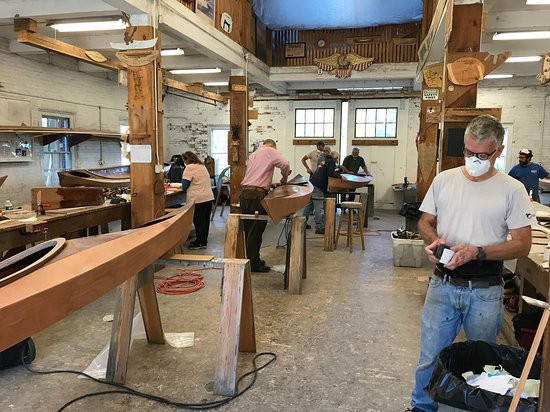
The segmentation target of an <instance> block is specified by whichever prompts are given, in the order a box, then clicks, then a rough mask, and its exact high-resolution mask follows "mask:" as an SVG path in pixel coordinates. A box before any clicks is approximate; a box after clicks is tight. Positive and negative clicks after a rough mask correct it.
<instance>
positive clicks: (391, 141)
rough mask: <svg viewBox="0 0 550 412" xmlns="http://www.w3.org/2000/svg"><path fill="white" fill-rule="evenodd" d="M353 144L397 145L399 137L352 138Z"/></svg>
mask: <svg viewBox="0 0 550 412" xmlns="http://www.w3.org/2000/svg"><path fill="white" fill-rule="evenodd" d="M351 144H352V145H353V146H397V145H398V144H399V140H397V139H352V140H351Z"/></svg>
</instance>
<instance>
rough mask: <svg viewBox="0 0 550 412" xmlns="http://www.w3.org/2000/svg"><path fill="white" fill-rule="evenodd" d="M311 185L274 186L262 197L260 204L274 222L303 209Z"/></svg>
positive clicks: (309, 195)
mask: <svg viewBox="0 0 550 412" xmlns="http://www.w3.org/2000/svg"><path fill="white" fill-rule="evenodd" d="M312 192H313V185H312V184H311V183H309V182H308V183H307V184H306V185H289V184H287V185H283V186H279V187H276V188H275V189H273V190H272V191H271V192H269V193H268V195H267V196H266V197H264V198H263V199H262V206H263V208H264V209H265V211H266V212H267V214H268V215H269V217H270V218H271V220H273V222H274V223H278V222H279V221H280V220H281V219H283V218H285V217H287V216H289V215H291V214H293V213H295V212H297V211H298V210H300V209H303V208H304V207H305V206H306V205H307V204H308V202H309V199H310V198H311V193H312Z"/></svg>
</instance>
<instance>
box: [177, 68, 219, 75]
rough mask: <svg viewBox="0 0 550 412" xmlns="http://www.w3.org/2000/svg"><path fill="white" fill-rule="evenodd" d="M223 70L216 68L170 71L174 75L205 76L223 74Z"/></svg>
mask: <svg viewBox="0 0 550 412" xmlns="http://www.w3.org/2000/svg"><path fill="white" fill-rule="evenodd" d="M221 71H222V69H220V68H219V67H215V68H213V69H175V70H170V73H172V74H204V73H221Z"/></svg>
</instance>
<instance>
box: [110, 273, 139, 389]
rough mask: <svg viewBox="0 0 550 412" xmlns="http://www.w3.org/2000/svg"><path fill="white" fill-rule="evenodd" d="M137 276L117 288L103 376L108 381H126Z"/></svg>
mask: <svg viewBox="0 0 550 412" xmlns="http://www.w3.org/2000/svg"><path fill="white" fill-rule="evenodd" d="M136 286H137V276H132V277H131V278H130V279H128V280H127V281H126V282H124V283H123V284H122V285H120V286H119V287H118V288H117V291H116V296H115V310H114V316H113V325H112V327H111V343H110V346H109V358H108V361H107V373H106V376H105V378H106V379H107V381H109V382H114V383H121V384H123V383H124V382H125V381H126V371H127V365H128V356H129V354H130V342H131V337H132V321H133V317H134V305H135V301H136Z"/></svg>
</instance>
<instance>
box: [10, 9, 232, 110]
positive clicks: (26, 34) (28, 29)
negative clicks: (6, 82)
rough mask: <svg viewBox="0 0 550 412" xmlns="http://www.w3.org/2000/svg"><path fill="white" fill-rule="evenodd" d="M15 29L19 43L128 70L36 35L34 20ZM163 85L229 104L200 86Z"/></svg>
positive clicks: (166, 82) (170, 81)
mask: <svg viewBox="0 0 550 412" xmlns="http://www.w3.org/2000/svg"><path fill="white" fill-rule="evenodd" d="M15 27H16V29H17V30H16V32H17V41H18V42H19V43H22V44H27V45H29V46H34V47H38V48H39V49H43V50H46V51H53V52H56V53H59V54H62V55H64V56H68V57H73V58H75V59H78V60H80V61H83V62H86V63H90V64H93V65H95V66H99V67H103V68H106V69H110V70H117V71H118V70H127V67H126V65H125V64H124V63H121V62H118V61H114V60H111V59H106V60H105V61H103V62H98V61H95V60H92V59H91V58H90V57H88V55H87V54H86V52H87V50H85V49H82V48H80V47H77V46H73V45H72V44H69V43H65V42H62V41H60V40H56V39H52V38H51V37H47V36H43V35H41V34H39V33H36V32H35V31H36V22H35V21H34V20H32V19H15ZM163 84H164V85H166V86H168V87H172V88H174V89H178V90H181V91H183V92H185V93H189V94H193V95H195V96H200V97H204V98H206V99H210V100H214V101H216V102H221V103H227V100H228V99H227V97H224V96H222V95H220V94H217V93H212V92H208V91H206V90H204V89H203V88H202V86H199V85H189V84H187V83H183V82H179V81H177V80H173V79H167V78H164V80H163Z"/></svg>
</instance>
